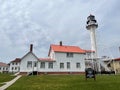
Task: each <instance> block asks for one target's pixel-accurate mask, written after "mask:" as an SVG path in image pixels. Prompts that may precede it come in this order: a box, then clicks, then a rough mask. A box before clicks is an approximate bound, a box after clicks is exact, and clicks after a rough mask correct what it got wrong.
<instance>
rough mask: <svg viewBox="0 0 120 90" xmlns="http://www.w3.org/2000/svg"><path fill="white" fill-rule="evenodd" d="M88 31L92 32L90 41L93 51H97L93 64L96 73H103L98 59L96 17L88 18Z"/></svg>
mask: <svg viewBox="0 0 120 90" xmlns="http://www.w3.org/2000/svg"><path fill="white" fill-rule="evenodd" d="M86 24H87V25H86V29H87V30H89V31H90V39H91V50H92V51H95V53H94V56H93V59H94V61H93V63H94V68H95V69H96V71H99V72H100V71H101V70H100V61H99V60H98V59H97V58H98V54H97V45H96V33H95V31H96V29H97V28H98V24H97V20H95V16H94V15H90V16H88V17H87V22H86Z"/></svg>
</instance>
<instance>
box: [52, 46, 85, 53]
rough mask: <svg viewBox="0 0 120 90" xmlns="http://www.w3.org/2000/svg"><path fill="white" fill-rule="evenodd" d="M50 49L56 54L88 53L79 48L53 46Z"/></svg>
mask: <svg viewBox="0 0 120 90" xmlns="http://www.w3.org/2000/svg"><path fill="white" fill-rule="evenodd" d="M50 48H51V49H52V50H53V51H55V52H72V53H86V50H83V49H81V48H79V47H78V46H66V45H62V46H60V45H51V47H50Z"/></svg>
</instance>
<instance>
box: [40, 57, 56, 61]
mask: <svg viewBox="0 0 120 90" xmlns="http://www.w3.org/2000/svg"><path fill="white" fill-rule="evenodd" d="M39 61H48V62H50V61H51V62H53V61H55V60H53V59H51V58H39Z"/></svg>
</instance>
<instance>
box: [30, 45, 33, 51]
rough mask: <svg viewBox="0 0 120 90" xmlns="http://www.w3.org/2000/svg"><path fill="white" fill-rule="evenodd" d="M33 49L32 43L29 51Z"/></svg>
mask: <svg viewBox="0 0 120 90" xmlns="http://www.w3.org/2000/svg"><path fill="white" fill-rule="evenodd" d="M32 51H33V44H30V52H32Z"/></svg>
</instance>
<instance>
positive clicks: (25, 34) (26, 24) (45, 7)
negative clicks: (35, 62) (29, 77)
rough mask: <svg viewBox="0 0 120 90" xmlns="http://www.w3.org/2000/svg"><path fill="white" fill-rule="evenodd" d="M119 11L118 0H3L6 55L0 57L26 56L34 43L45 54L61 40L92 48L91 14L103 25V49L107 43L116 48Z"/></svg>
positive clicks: (0, 28) (0, 29)
mask: <svg viewBox="0 0 120 90" xmlns="http://www.w3.org/2000/svg"><path fill="white" fill-rule="evenodd" d="M118 10H119V1H118V0H109V4H108V1H106V0H101V1H98V0H92V1H90V0H87V1H80V0H1V1H0V12H1V14H0V47H1V48H3V49H2V51H3V53H4V55H3V54H2V52H1V53H0V54H1V55H0V56H1V58H2V59H3V60H4V59H5V60H6V61H9V60H11V59H13V58H16V57H22V56H23V55H24V53H25V52H27V51H28V49H29V44H30V43H33V44H34V49H35V50H34V52H35V53H36V54H37V56H38V57H44V56H47V52H48V49H49V45H50V44H53V43H55V44H58V42H59V41H60V40H62V41H63V44H68V45H78V46H80V47H81V48H83V49H90V37H89V31H88V30H86V28H85V26H86V18H87V16H88V15H89V14H90V13H91V14H94V15H95V16H96V19H97V21H98V24H99V27H98V30H97V31H96V32H97V42H98V48H99V50H102V49H103V46H107V48H110V47H111V48H112V49H113V48H115V47H118V46H119V45H120V43H119V42H120V41H119V39H118V38H119V37H120V36H119V33H120V30H119V23H120V20H119V15H120V13H119V12H118ZM114 13H116V14H114ZM115 31H116V32H115ZM111 33H112V34H111ZM111 40H112V41H111ZM3 41H4V42H3ZM102 45H103V46H102ZM115 50H116V49H115ZM115 50H114V52H115ZM11 52H12V53H13V54H12V53H11ZM6 55H7V56H6Z"/></svg>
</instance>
